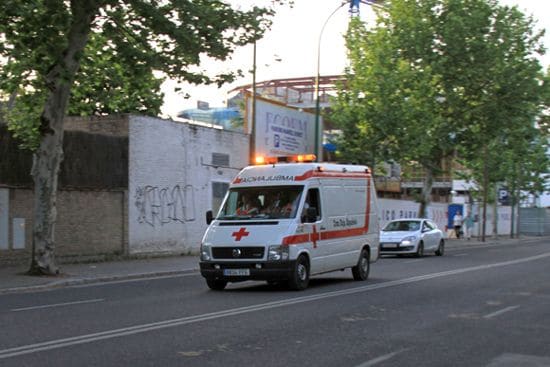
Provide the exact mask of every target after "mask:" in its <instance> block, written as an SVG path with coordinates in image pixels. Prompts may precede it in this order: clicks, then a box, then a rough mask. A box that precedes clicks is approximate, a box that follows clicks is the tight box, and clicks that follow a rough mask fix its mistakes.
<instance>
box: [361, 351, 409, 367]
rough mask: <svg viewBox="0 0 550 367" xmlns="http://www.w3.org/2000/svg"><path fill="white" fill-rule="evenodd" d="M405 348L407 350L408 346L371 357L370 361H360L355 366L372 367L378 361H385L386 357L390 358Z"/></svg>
mask: <svg viewBox="0 0 550 367" xmlns="http://www.w3.org/2000/svg"><path fill="white" fill-rule="evenodd" d="M407 350H408V348H405V349H400V350H396V351H395V352H392V353H388V354H384V355H383V356H380V357H377V358H374V359H371V360H370V361H366V362H365V363H361V364H360V365H358V366H357V367H372V366H375V365H377V364H378V363H382V362H385V361H387V360H388V359H391V358H393V357H395V356H396V355H398V354H400V353H403V352H405V351H407Z"/></svg>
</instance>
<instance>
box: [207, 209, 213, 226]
mask: <svg viewBox="0 0 550 367" xmlns="http://www.w3.org/2000/svg"><path fill="white" fill-rule="evenodd" d="M213 220H214V214H212V210H208V211H207V212H206V224H210V223H212V221H213Z"/></svg>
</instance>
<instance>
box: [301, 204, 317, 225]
mask: <svg viewBox="0 0 550 367" xmlns="http://www.w3.org/2000/svg"><path fill="white" fill-rule="evenodd" d="M302 222H305V223H315V222H317V208H315V207H309V208H307V209H306V215H305V218H303V220H302Z"/></svg>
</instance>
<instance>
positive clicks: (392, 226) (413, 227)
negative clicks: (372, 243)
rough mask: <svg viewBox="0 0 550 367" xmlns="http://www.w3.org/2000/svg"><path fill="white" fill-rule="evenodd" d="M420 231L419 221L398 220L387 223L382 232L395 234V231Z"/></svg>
mask: <svg viewBox="0 0 550 367" xmlns="http://www.w3.org/2000/svg"><path fill="white" fill-rule="evenodd" d="M419 229H420V221H418V220H400V221H395V222H389V223H388V224H387V225H386V227H384V229H383V230H382V231H384V232H397V231H418V230H419Z"/></svg>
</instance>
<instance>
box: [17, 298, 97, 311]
mask: <svg viewBox="0 0 550 367" xmlns="http://www.w3.org/2000/svg"><path fill="white" fill-rule="evenodd" d="M103 301H105V298H96V299H86V300H82V301H74V302H65V303H52V304H49V305H40V306H31V307H21V308H14V309H11V310H10V311H12V312H20V311H28V310H37V309H40V308H50V307H62V306H72V305H80V304H83V303H94V302H103Z"/></svg>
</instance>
